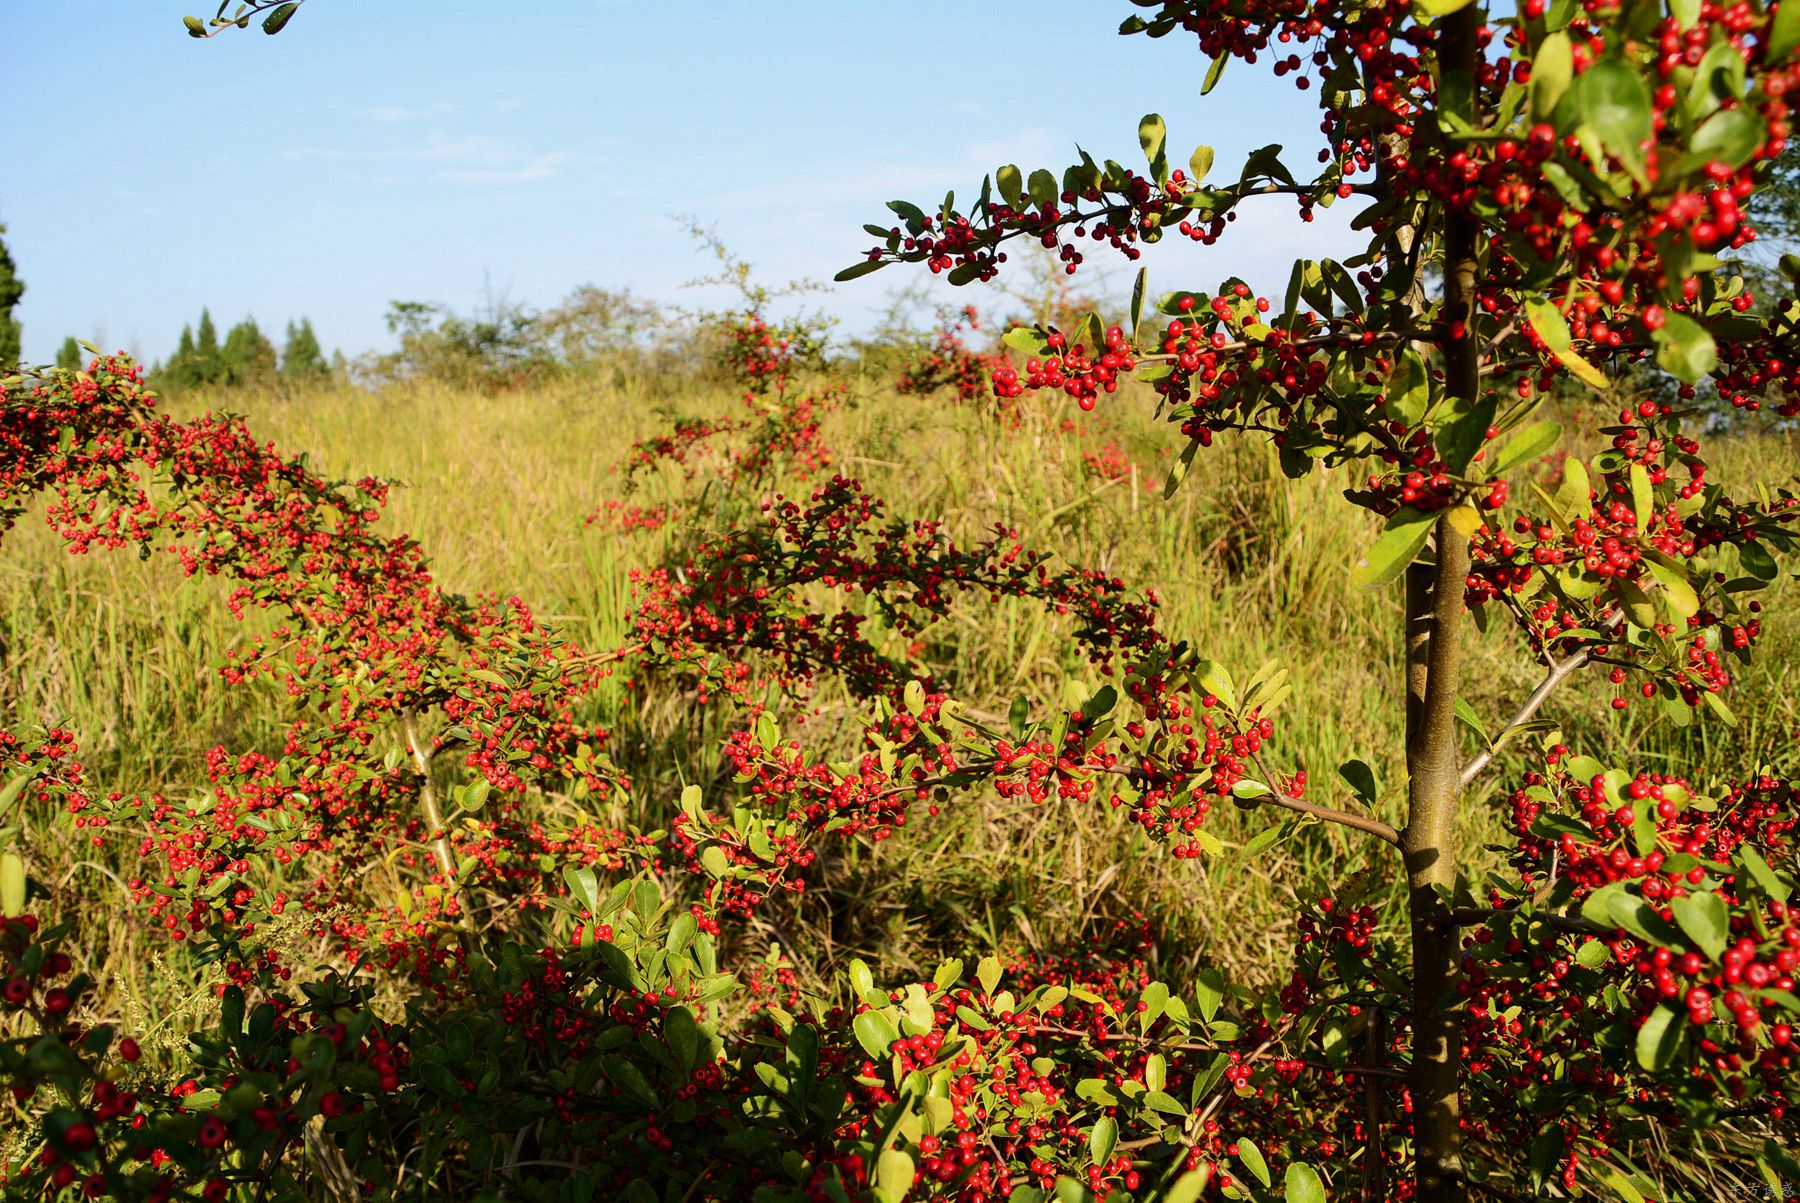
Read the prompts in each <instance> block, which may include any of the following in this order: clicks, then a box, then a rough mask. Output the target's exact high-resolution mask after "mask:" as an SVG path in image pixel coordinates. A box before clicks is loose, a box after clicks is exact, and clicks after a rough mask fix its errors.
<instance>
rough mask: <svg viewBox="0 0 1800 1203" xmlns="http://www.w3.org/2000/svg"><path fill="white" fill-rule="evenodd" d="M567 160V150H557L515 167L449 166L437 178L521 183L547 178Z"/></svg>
mask: <svg viewBox="0 0 1800 1203" xmlns="http://www.w3.org/2000/svg"><path fill="white" fill-rule="evenodd" d="M568 161H569V152H568V151H566V150H557V151H552V152H550V153H549V154H547V155H539V156H537V158H535V159H532V160H530V161H529V162H527V163H523V164H520V165H519V166H517V167H486V168H473V169H471V168H449V169H446V170H443V171H440V172H438V173H437V178H438V179H440V180H448V181H449V182H450V183H453V184H523V183H528V182H530V181H532V180H547V179H549V178H550V177H552V176H554V175H556V174H557V170H558V169H559V168H560V167H562V165H563V164H565V163H567V162H568Z"/></svg>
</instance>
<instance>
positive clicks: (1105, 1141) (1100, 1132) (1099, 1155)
mask: <svg viewBox="0 0 1800 1203" xmlns="http://www.w3.org/2000/svg"><path fill="white" fill-rule="evenodd" d="M1118 1146H1119V1124H1118V1121H1116V1120H1114V1119H1113V1118H1112V1117H1111V1116H1105V1115H1103V1116H1101V1117H1100V1118H1099V1119H1097V1120H1095V1121H1094V1130H1093V1131H1092V1132H1090V1133H1089V1134H1088V1159H1089V1160H1090V1161H1092V1162H1093V1164H1095V1165H1105V1164H1106V1162H1107V1160H1108V1159H1109V1158H1111V1157H1112V1155H1113V1150H1114V1149H1116V1148H1117V1147H1118Z"/></svg>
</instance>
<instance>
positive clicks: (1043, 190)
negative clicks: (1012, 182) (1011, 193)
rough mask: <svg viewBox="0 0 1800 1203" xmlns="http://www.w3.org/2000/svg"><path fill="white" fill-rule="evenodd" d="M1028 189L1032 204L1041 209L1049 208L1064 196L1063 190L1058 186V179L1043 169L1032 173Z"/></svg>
mask: <svg viewBox="0 0 1800 1203" xmlns="http://www.w3.org/2000/svg"><path fill="white" fill-rule="evenodd" d="M1026 188H1027V189H1028V190H1029V191H1030V193H1031V203H1032V204H1034V205H1036V206H1037V207H1038V208H1040V209H1046V208H1049V207H1050V206H1051V205H1054V204H1055V203H1056V198H1057V197H1059V196H1061V195H1062V189H1060V188H1058V187H1057V186H1056V177H1055V176H1053V175H1051V174H1050V173H1049V172H1048V171H1045V170H1044V169H1043V168H1042V167H1040V168H1038V169H1037V170H1036V171H1034V172H1032V173H1031V178H1030V180H1029V181H1028V182H1027V183H1026Z"/></svg>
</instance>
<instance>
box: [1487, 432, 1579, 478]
mask: <svg viewBox="0 0 1800 1203" xmlns="http://www.w3.org/2000/svg"><path fill="white" fill-rule="evenodd" d="M1560 438H1562V427H1561V426H1559V425H1557V424H1556V423H1555V422H1534V423H1532V424H1531V425H1530V426H1527V427H1526V428H1525V429H1523V430H1521V431H1519V433H1517V434H1515V435H1513V437H1512V438H1510V439H1508V440H1507V442H1506V446H1504V447H1502V448H1501V449H1500V454H1498V455H1496V456H1495V457H1494V462H1493V464H1492V465H1491V466H1490V467H1489V468H1488V472H1489V474H1490V475H1493V476H1503V475H1505V474H1506V473H1507V472H1510V471H1511V470H1512V469H1514V468H1516V467H1518V466H1519V465H1520V464H1523V463H1528V462H1529V461H1531V460H1534V459H1537V458H1538V457H1539V456H1542V455H1546V454H1548V453H1549V452H1550V450H1551V449H1552V448H1554V447H1555V446H1556V442H1557V440H1558V439H1560Z"/></svg>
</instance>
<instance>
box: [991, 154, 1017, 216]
mask: <svg viewBox="0 0 1800 1203" xmlns="http://www.w3.org/2000/svg"><path fill="white" fill-rule="evenodd" d="M994 183H995V184H996V185H998V186H999V188H1000V199H1001V200H1003V201H1005V202H1006V207H1007V208H1009V209H1013V210H1015V211H1016V210H1019V209H1023V208H1024V207H1025V176H1024V174H1023V173H1022V172H1020V170H1019V169H1018V167H1017V166H1015V165H1014V164H1012V163H1008V164H1007V165H1006V166H1004V167H1002V168H1001V169H1000V170H999V171H996V172H995V173H994Z"/></svg>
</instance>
